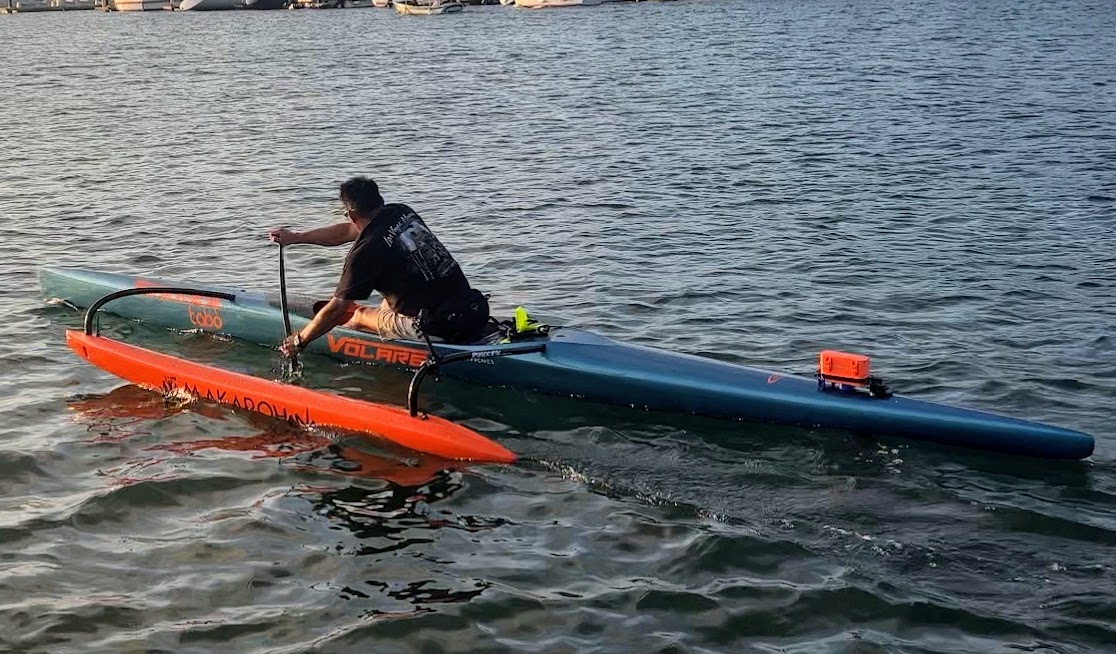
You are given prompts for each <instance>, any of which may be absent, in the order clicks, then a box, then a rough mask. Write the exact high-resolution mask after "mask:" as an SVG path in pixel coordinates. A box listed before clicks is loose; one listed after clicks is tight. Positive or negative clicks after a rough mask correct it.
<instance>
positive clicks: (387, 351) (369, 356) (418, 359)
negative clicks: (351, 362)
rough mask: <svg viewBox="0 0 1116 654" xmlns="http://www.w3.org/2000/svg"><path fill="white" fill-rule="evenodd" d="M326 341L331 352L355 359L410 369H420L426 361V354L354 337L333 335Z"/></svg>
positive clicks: (327, 335)
mask: <svg viewBox="0 0 1116 654" xmlns="http://www.w3.org/2000/svg"><path fill="white" fill-rule="evenodd" d="M326 341H327V342H328V343H329V351H330V352H333V353H341V354H344V355H345V356H347V357H350V358H353V359H361V360H363V361H375V362H377V363H386V364H389V365H401V366H406V367H408V368H418V367H419V366H421V365H422V364H423V363H424V362H425V361H426V352H424V351H422V350H413V349H411V348H407V347H400V346H398V345H388V344H387V343H379V342H377V341H366V340H363V339H360V338H353V337H352V336H342V337H340V338H338V337H336V336H334V335H333V334H326Z"/></svg>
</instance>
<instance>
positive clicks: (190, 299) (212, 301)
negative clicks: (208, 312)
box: [136, 279, 221, 309]
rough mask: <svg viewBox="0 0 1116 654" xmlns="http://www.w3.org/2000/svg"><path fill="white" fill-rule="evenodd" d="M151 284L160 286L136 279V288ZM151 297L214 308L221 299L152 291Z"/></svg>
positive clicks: (146, 286)
mask: <svg viewBox="0 0 1116 654" xmlns="http://www.w3.org/2000/svg"><path fill="white" fill-rule="evenodd" d="M152 286H162V284H156V283H155V282H152V281H149V280H146V279H137V280H136V288H151V287H152ZM151 297H157V298H159V299H160V300H166V301H168V302H181V303H182V304H192V305H194V306H199V307H209V308H211V309H216V308H218V307H220V306H221V300H219V299H218V298H215V297H202V296H200V295H186V294H184V293H152V294H151Z"/></svg>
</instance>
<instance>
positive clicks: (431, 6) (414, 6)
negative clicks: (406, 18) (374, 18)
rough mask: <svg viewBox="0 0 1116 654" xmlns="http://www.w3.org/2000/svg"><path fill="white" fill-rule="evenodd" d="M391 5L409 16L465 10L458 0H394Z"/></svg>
mask: <svg viewBox="0 0 1116 654" xmlns="http://www.w3.org/2000/svg"><path fill="white" fill-rule="evenodd" d="M392 6H393V7H395V11H397V12H399V13H400V14H404V15H410V16H437V15H440V14H456V13H458V12H461V11H464V10H465V5H464V4H462V3H461V2H458V0H433V1H432V2H418V1H417V0H394V1H393V2H392Z"/></svg>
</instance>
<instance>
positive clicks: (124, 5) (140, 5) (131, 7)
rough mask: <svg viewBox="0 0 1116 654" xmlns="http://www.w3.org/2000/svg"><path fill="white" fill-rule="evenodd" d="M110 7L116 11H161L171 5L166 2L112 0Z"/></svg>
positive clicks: (159, 0)
mask: <svg viewBox="0 0 1116 654" xmlns="http://www.w3.org/2000/svg"><path fill="white" fill-rule="evenodd" d="M112 6H113V8H114V9H115V10H116V11H163V10H164V9H166V8H168V7H171V6H172V5H171V3H170V2H167V0H114V1H113V3H112Z"/></svg>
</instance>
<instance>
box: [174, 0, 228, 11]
mask: <svg viewBox="0 0 1116 654" xmlns="http://www.w3.org/2000/svg"><path fill="white" fill-rule="evenodd" d="M242 7H244V2H243V1H242V0H182V4H180V5H178V10H179V11H228V10H229V9H240V8H242Z"/></svg>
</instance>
